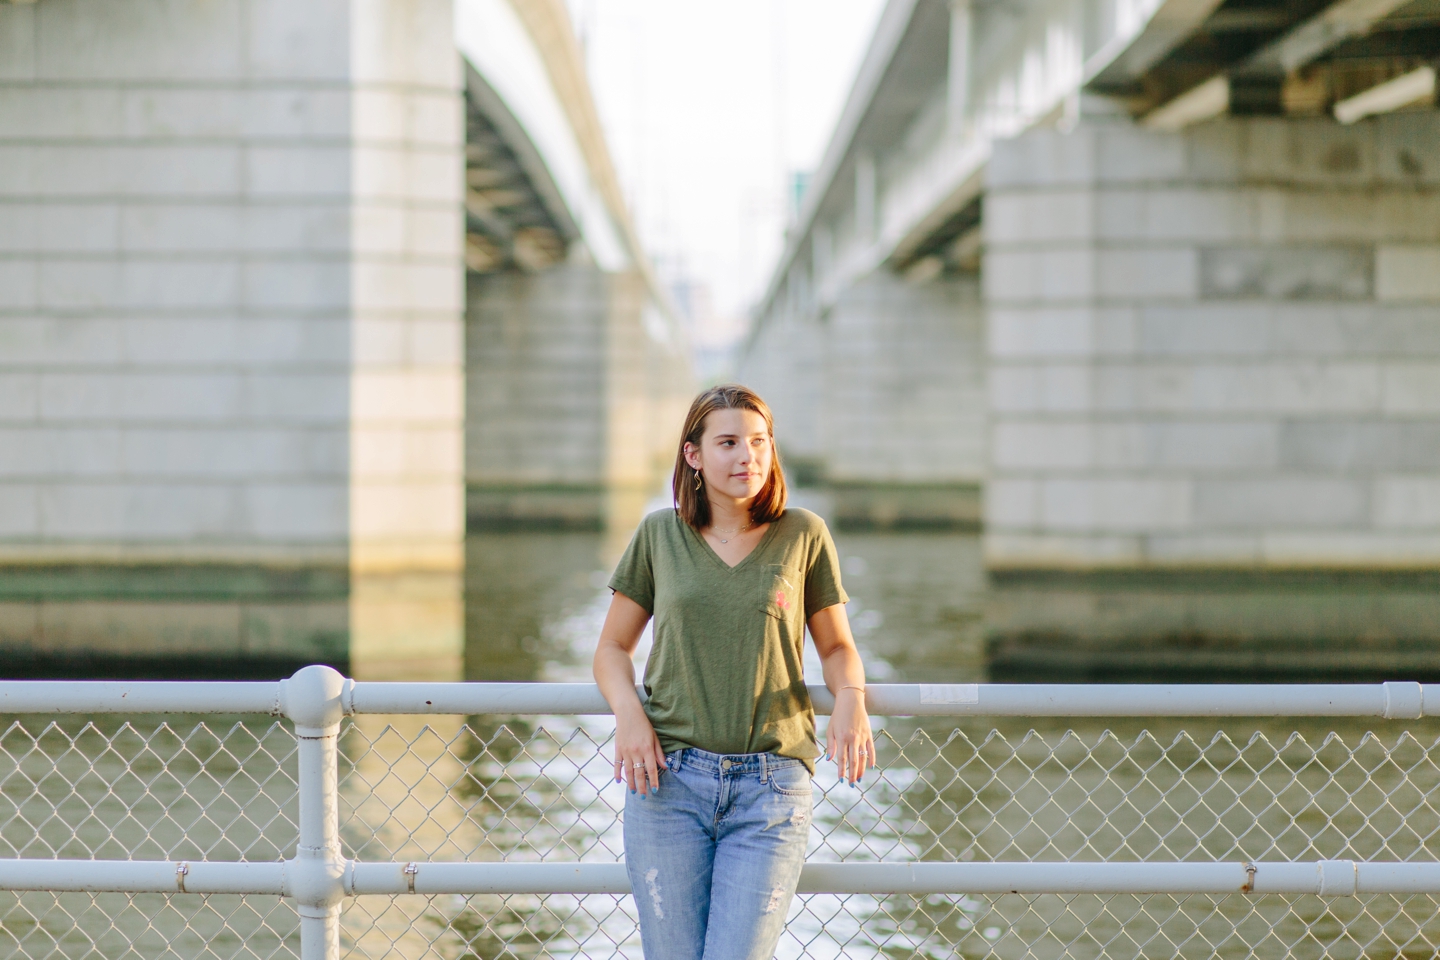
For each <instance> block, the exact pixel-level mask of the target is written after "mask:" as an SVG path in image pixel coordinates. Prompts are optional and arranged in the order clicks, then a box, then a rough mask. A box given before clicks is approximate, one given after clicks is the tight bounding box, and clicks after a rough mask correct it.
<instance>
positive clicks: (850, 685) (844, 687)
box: [840, 683, 865, 697]
mask: <svg viewBox="0 0 1440 960" xmlns="http://www.w3.org/2000/svg"><path fill="white" fill-rule="evenodd" d="M840 689H841V690H859V691H860V696H862V697H863V696H865V688H864V687H860V686H856V685H855V684H853V683H847V684H844V685H842V686H841V687H840Z"/></svg>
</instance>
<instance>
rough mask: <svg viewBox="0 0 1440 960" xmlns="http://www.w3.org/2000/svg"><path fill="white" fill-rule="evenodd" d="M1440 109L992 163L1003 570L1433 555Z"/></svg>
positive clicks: (1050, 134) (993, 405)
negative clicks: (1353, 122)
mask: <svg viewBox="0 0 1440 960" xmlns="http://www.w3.org/2000/svg"><path fill="white" fill-rule="evenodd" d="M1437 158H1440V116H1437V114H1435V113H1433V112H1429V113H1416V114H1395V115H1391V116H1387V117H1381V118H1374V119H1371V120H1367V121H1365V122H1363V123H1359V124H1356V125H1354V126H1351V127H1341V126H1338V125H1336V124H1334V123H1331V122H1329V121H1326V120H1295V119H1288V120H1282V119H1262V118H1256V119H1244V120H1242V119H1230V120H1223V121H1216V122H1212V123H1208V124H1205V125H1202V126H1199V127H1196V128H1192V129H1191V130H1189V131H1186V132H1184V133H1180V134H1167V133H1158V132H1150V131H1145V130H1141V129H1137V128H1134V127H1131V126H1129V125H1123V124H1115V125H1098V124H1097V125H1093V126H1082V127H1080V128H1079V129H1077V130H1075V131H1073V132H1071V133H1068V134H1065V133H1060V132H1057V131H1053V130H1047V131H1036V132H1033V133H1029V134H1026V135H1024V136H1022V137H1020V138H1018V139H1016V140H1013V141H1009V142H1006V143H1000V144H997V146H996V149H995V153H994V155H993V157H992V159H991V161H990V168H989V187H988V193H987V195H986V201H985V224H984V228H985V238H986V252H985V261H984V277H985V298H986V303H987V309H988V352H989V365H990V409H991V413H992V417H993V426H992V432H991V455H990V457H991V460H990V462H991V476H990V481H989V484H988V486H987V489H986V509H985V522H986V533H985V548H986V560H987V563H988V564H989V566H990V568H991V569H992V571H1004V570H1015V569H1078V570H1095V569H1136V568H1138V569H1168V568H1178V569H1189V568H1197V567H1227V568H1241V569H1248V568H1295V567H1304V568H1316V567H1319V568H1340V569H1344V568H1356V567H1362V568H1374V567H1391V568H1395V567H1400V568H1403V567H1417V566H1427V565H1433V564H1434V563H1435V562H1436V561H1437V560H1440V282H1437V280H1436V278H1437V277H1440V160H1437Z"/></svg>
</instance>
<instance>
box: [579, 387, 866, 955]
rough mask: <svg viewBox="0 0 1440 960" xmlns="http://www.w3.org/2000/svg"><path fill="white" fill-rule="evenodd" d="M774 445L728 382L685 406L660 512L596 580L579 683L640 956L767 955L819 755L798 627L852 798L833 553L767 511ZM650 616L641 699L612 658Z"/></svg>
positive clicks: (860, 697)
mask: <svg viewBox="0 0 1440 960" xmlns="http://www.w3.org/2000/svg"><path fill="white" fill-rule="evenodd" d="M774 433H775V430H774V422H773V420H772V418H771V415H770V410H769V408H768V407H767V406H766V405H765V402H764V401H763V400H761V399H760V398H759V397H758V396H756V395H755V394H754V393H752V392H751V391H750V390H747V389H746V388H744V387H740V386H733V385H731V386H720V387H715V388H713V389H711V390H707V391H705V392H704V393H702V394H700V396H698V397H696V398H695V402H694V403H693V404H691V406H690V412H689V414H688V415H687V416H686V418H685V428H684V434H683V438H682V442H681V445H680V450H679V452H678V454H677V455H676V458H675V475H674V480H673V489H674V495H675V503H676V508H675V509H673V510H661V511H658V512H656V513H652V514H650V515H649V516H648V517H646V518H645V519H644V520H643V521H642V522H641V524H640V527H639V529H638V530H637V531H636V532H635V537H634V539H633V540H631V542H630V546H629V548H628V549H627V550H626V551H625V555H624V556H623V557H622V558H621V560H620V564H619V566H618V567H617V569H616V571H615V575H614V577H613V578H612V579H611V581H610V587H611V589H613V590H614V592H615V593H614V597H613V598H612V599H611V603H610V611H609V613H608V615H607V616H606V618H605V626H604V627H603V628H602V630H601V632H600V643H599V647H598V649H597V650H596V651H595V679H596V681H597V682H598V683H599V685H600V690H601V692H602V693H604V695H605V699H606V700H607V701H609V703H610V706H611V709H613V710H614V713H615V778H616V780H617V781H621V780H623V781H624V782H625V783H626V785H627V786H628V787H629V791H630V792H629V793H628V794H627V796H626V801H625V861H626V867H627V869H628V871H629V874H630V883H631V889H632V890H633V891H634V895H635V902H636V907H637V908H638V911H639V914H640V939H641V944H642V946H643V948H644V952H645V958H646V960H767V958H770V957H773V956H774V952H775V946H776V944H777V943H778V941H779V939H780V934H781V932H782V930H783V929H784V925H785V915H786V913H787V911H788V909H789V905H790V899H791V897H792V896H793V895H794V893H795V887H796V884H797V883H798V882H799V879H800V867H801V865H802V864H803V862H804V858H805V844H806V839H807V837H808V835H809V830H810V813H811V805H812V798H811V788H810V778H811V776H812V775H813V773H814V771H815V760H816V758H817V757H819V756H820V750H819V748H818V746H817V744H816V742H815V711H814V708H813V707H812V706H811V703H810V697H809V695H808V694H807V692H806V689H805V678H804V674H803V669H802V666H801V652H802V645H803V642H804V638H805V629H806V627H809V630H810V636H811V638H812V639H813V640H814V643H815V648H816V650H817V652H818V653H819V655H820V660H821V663H822V664H823V665H824V674H825V684H826V686H827V687H829V688H830V691H831V692H832V693H834V694H835V701H836V702H835V710H834V712H833V713H832V715H831V718H830V724H829V726H828V727H827V728H826V751H825V753H826V756H827V757H833V758H834V760H835V762H836V763H837V764H838V766H839V772H840V776H841V777H842V778H844V779H846V780H848V781H849V782H850V783H851V784H852V785H853V784H854V783H856V782H857V781H858V780H859V779H860V778H861V776H862V775H863V774H864V772H865V769H866V767H867V766H868V765H870V764H871V763H872V762H873V758H874V751H875V745H874V739H873V738H872V736H871V732H870V719H869V716H868V715H867V714H866V712H865V671H864V668H863V667H862V665H861V663H860V656H859V654H858V653H857V652H856V650H855V641H854V639H853V638H852V637H851V635H850V624H849V621H848V620H847V619H846V617H845V606H844V604H845V602H846V600H847V597H846V596H845V591H844V589H843V588H842V587H841V585H840V567H839V563H838V557H837V556H836V553H835V545H834V543H833V542H832V541H831V539H830V533H829V531H828V530H827V529H826V527H825V523H824V521H823V520H821V519H820V518H819V517H817V516H815V515H814V514H813V513H810V512H809V511H806V510H796V509H786V507H785V496H786V494H785V476H784V474H783V473H782V471H781V469H780V460H779V457H778V456H777V455H776V453H775V436H774ZM651 617H654V620H655V625H654V645H653V647H652V649H651V653H650V659H649V662H648V663H647V664H646V666H645V691H646V694H647V699H646V702H645V703H644V704H642V703H641V702H640V698H639V697H638V696H637V695H636V692H635V671H634V667H633V665H632V661H631V659H630V658H631V655H632V654H633V653H634V652H635V648H636V646H637V645H638V643H639V641H640V634H641V632H642V631H643V630H644V628H645V624H646V622H647V621H648V620H650V618H651Z"/></svg>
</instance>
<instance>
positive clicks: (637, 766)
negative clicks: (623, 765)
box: [630, 760, 645, 770]
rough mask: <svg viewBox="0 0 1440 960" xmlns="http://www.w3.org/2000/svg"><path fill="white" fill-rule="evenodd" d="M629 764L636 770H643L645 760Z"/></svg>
mask: <svg viewBox="0 0 1440 960" xmlns="http://www.w3.org/2000/svg"><path fill="white" fill-rule="evenodd" d="M630 766H632V767H634V768H635V769H636V770H644V769H645V762H644V761H643V760H642V761H641V762H639V763H632V764H630Z"/></svg>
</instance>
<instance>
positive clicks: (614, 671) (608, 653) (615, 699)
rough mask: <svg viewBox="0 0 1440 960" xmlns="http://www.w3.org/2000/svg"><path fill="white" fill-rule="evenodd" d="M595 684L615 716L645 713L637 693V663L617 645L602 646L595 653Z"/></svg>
mask: <svg viewBox="0 0 1440 960" xmlns="http://www.w3.org/2000/svg"><path fill="white" fill-rule="evenodd" d="M594 672H595V682H596V684H598V685H599V687H600V694H601V696H603V697H604V698H605V702H606V703H608V704H610V709H611V711H613V712H614V713H615V715H616V716H617V717H618V716H621V715H622V714H627V713H633V712H635V711H639V712H641V713H643V712H644V710H643V708H642V707H641V705H640V697H639V695H638V694H636V693H635V662H634V661H633V660H631V659H630V655H629V654H628V653H626V652H625V651H624V650H622V649H621V648H620V647H619V646H618V645H616V644H601V646H600V647H599V648H598V649H597V650H596V651H595V665H594Z"/></svg>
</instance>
